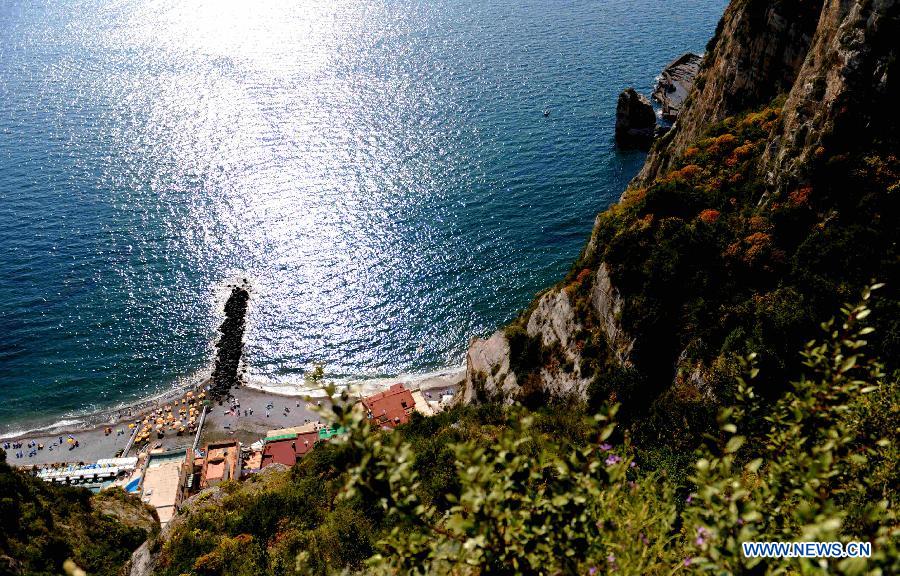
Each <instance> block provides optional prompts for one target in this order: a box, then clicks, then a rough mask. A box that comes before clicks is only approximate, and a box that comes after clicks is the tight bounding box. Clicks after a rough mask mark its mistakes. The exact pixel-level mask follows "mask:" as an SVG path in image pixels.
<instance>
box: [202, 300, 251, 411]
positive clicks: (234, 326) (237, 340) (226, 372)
mask: <svg viewBox="0 0 900 576" xmlns="http://www.w3.org/2000/svg"><path fill="white" fill-rule="evenodd" d="M249 301H250V292H249V291H248V290H247V286H246V283H245V284H241V285H237V286H233V287H232V288H231V294H230V295H229V296H228V300H227V301H226V302H225V320H224V321H223V322H222V325H221V326H219V333H220V336H219V341H218V342H216V365H215V368H214V369H213V373H212V379H211V380H212V383H211V387H210V396H212V397H213V398H223V397H225V396H227V395H228V392H229V390H231V389H232V388H233V387H236V386H239V385H240V384H241V378H240V373H239V370H240V364H241V356H242V355H243V353H244V327H245V322H246V315H247V304H248V303H249Z"/></svg>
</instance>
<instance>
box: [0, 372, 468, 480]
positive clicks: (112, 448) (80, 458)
mask: <svg viewBox="0 0 900 576" xmlns="http://www.w3.org/2000/svg"><path fill="white" fill-rule="evenodd" d="M464 376H465V366H456V367H448V368H445V369H442V370H436V371H433V372H427V373H421V374H409V373H404V374H399V375H397V376H393V377H378V378H365V379H353V380H349V379H348V380H346V381H343V382H341V381H336V382H334V384H335V385H336V387H337V389H338V390H339V391H340V390H343V389H348V390H349V392H350V394H351V396H353V397H356V398H359V397H362V396H368V395H371V394H374V393H377V392H379V391H381V390H384V389H387V388H388V387H389V386H390V385H392V384H396V383H402V384H404V385H406V386H407V387H409V388H412V389H420V390H422V391H438V395H441V394H446V393H448V392H453V393H455V391H456V390H457V389H458V386H459V384H460V382H461V381H462V380H463V378H464ZM210 383H211V379H210V378H208V377H207V378H204V379H202V380H200V381H199V382H197V381H194V382H193V383H190V384H186V385H184V386H179V387H177V388H172V389H170V390H165V391H163V392H160V393H157V394H155V395H153V396H150V397H147V398H143V399H140V400H138V401H136V402H133V403H131V404H126V405H122V406H119V407H115V408H109V409H106V410H102V411H99V412H95V413H93V414H88V415H85V416H84V417H81V418H78V419H77V420H76V419H74V418H69V419H64V420H60V421H58V422H55V423H53V424H50V425H47V426H44V427H37V428H33V429H30V430H14V431H10V432H9V433H3V434H0V441H2V442H4V443H5V442H20V441H24V442H29V441H35V442H38V443H42V444H44V449H43V450H40V451H38V452H37V454H36V455H35V456H33V457H24V458H16V457H15V453H16V452H19V451H20V450H23V451H24V452H25V453H26V454H27V453H29V452H30V450H29V449H26V448H24V447H23V448H22V449H16V450H14V449H8V450H7V462H8V463H9V464H10V465H13V466H18V467H28V466H32V465H44V464H54V463H67V462H88V461H93V460H98V459H100V458H110V457H113V456H114V455H115V452H116V451H117V450H120V449H122V448H124V446H125V445H126V444H127V442H128V439H129V437H130V433H131V430H130V429H129V428H128V424H130V423H132V422H133V421H135V420H139V419H141V418H142V417H143V416H144V415H146V414H147V413H149V412H152V411H153V410H155V409H157V408H159V407H161V406H163V405H165V404H170V403H172V402H173V401H176V400H178V399H180V398H181V397H183V396H185V395H186V394H187V393H188V392H190V391H197V390H202V389H203V388H205V387H206V386H208V385H210ZM231 395H233V396H234V397H235V398H236V399H238V401H240V403H241V407H242V408H243V407H245V406H246V407H249V408H253V409H254V411H255V412H254V414H253V415H252V416H250V417H228V416H226V415H225V414H223V410H222V409H221V408H222V407H221V405H220V404H219V402H212V404H211V405H210V410H209V412H208V416H207V420H206V423H205V425H204V427H203V430H202V437H203V438H206V439H209V438H222V437H226V436H228V435H232V436H236V435H237V436H239V437H243V438H249V437H251V436H252V435H254V434H258V433H259V432H260V431H262V432H263V433H264V432H265V430H267V429H273V428H279V427H284V426H285V425H297V424H301V423H303V422H304V421H305V420H310V419H317V418H318V416H317V415H316V414H315V413H314V412H313V411H311V410H310V409H309V408H308V407H306V406H302V407H301V404H304V402H305V399H309V400H310V401H316V400H321V399H324V398H326V395H325V392H324V389H322V388H318V389H309V388H305V387H304V386H303V385H302V384H272V383H270V382H266V381H261V380H259V379H256V380H253V379H251V380H250V381H249V382H246V383H244V384H242V385H241V386H239V387H237V388H234V389H232V390H231ZM269 405H276V408H278V407H281V408H282V410H283V407H289V413H284V412H283V411H282V412H279V411H278V410H275V409H273V416H274V417H270V416H268V415H267V416H265V417H263V414H265V413H268V412H269V410H267V409H266V407H267V406H269ZM107 427H109V428H112V429H113V431H112V433H111V434H109V435H106V434H105V433H104V429H105V428H107ZM120 431H122V432H120ZM70 434H71V435H72V436H74V437H76V438H77V439H78V440H79V447H78V448H77V449H74V450H68V449H66V450H63V447H62V446H61V445H59V443H58V438H59V437H65V436H68V435H70ZM192 437H193V436H192V435H188V436H178V437H175V436H172V435H168V436H167V438H166V440H165V442H164V443H165V444H166V445H169V446H172V445H179V444H185V443H186V442H188V441H190V440H191V439H192ZM239 439H240V438H239ZM51 447H52V448H53V449H52V450H51Z"/></svg>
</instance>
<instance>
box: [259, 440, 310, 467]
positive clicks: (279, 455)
mask: <svg viewBox="0 0 900 576" xmlns="http://www.w3.org/2000/svg"><path fill="white" fill-rule="evenodd" d="M318 440H319V433H318V432H306V433H303V434H297V435H291V436H287V437H276V438H273V439H270V440H267V441H266V445H265V446H264V447H263V451H262V466H261V468H265V467H266V466H268V465H270V464H276V463H277V464H284V465H285V466H293V465H294V464H296V463H297V461H298V460H300V458H303V456H305V455H306V453H307V452H309V451H310V450H312V449H313V446H315V445H316V442H317V441H318Z"/></svg>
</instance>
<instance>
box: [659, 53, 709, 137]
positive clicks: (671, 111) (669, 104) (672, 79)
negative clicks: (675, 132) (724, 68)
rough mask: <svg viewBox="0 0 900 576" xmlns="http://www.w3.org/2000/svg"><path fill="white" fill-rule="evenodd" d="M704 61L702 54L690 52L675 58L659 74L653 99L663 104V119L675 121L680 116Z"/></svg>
mask: <svg viewBox="0 0 900 576" xmlns="http://www.w3.org/2000/svg"><path fill="white" fill-rule="evenodd" d="M702 61H703V57H702V56H699V55H697V54H694V53H693V52H688V53H686V54H682V55H681V56H679V57H678V58H676V59H675V60H673V61H672V62H671V63H670V64H669V65H668V66H666V67H665V69H664V70H663V71H662V74H660V75H659V80H657V82H656V89H655V90H653V99H654V100H656V101H657V102H659V104H660V106H662V117H663V119H665V120H668V121H669V122H674V121H675V119H676V118H677V117H678V113H679V112H680V111H681V106H682V105H683V104H684V101H685V100H687V97H688V94H689V93H690V91H691V88H692V87H693V86H694V80H695V79H696V78H697V73H698V72H700V62H702Z"/></svg>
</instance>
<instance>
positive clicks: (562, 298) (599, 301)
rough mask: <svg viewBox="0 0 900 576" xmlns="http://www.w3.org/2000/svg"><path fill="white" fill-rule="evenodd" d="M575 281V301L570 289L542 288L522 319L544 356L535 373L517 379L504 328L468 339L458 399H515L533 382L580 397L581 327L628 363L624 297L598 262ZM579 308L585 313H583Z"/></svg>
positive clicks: (585, 377)
mask: <svg viewBox="0 0 900 576" xmlns="http://www.w3.org/2000/svg"><path fill="white" fill-rule="evenodd" d="M581 282H582V284H583V288H584V292H586V294H587V298H586V299H583V300H581V301H580V302H579V301H578V296H572V295H571V294H572V292H571V291H570V290H566V289H565V288H554V289H552V290H549V291H547V292H546V293H544V295H542V296H541V297H540V298H539V299H538V302H537V305H536V306H535V307H534V310H533V311H532V312H531V313H530V314H529V315H528V316H527V318H523V319H522V321H523V322H524V324H525V334H526V336H527V337H528V338H530V339H534V340H535V341H537V342H540V346H539V347H538V348H539V349H540V350H541V351H542V356H543V357H545V358H548V359H549V360H550V361H549V362H544V365H543V366H541V367H540V370H539V372H538V374H537V375H536V378H535V375H532V378H530V379H529V380H528V381H527V382H523V383H521V384H520V382H519V380H518V379H517V375H516V372H515V370H514V369H513V368H512V367H511V365H512V364H513V363H512V362H511V358H510V342H509V340H508V338H507V336H506V334H505V333H504V331H497V332H495V333H494V334H492V335H491V336H490V337H489V338H487V339H485V340H482V339H479V338H476V339H474V340H473V341H472V343H471V345H470V346H469V351H468V354H467V355H466V368H467V369H466V380H465V382H464V385H463V392H462V395H461V400H462V401H463V402H464V403H469V402H474V401H486V400H503V401H512V400H516V399H519V398H521V396H522V395H523V393H525V392H527V391H526V390H523V388H525V386H523V385H522V384H526V385H527V384H530V385H531V386H532V387H533V386H539V388H540V389H541V390H543V391H544V392H545V393H547V394H549V395H551V396H557V397H561V396H576V397H579V398H582V399H583V398H585V397H586V394H587V391H588V386H589V385H590V383H591V380H592V379H593V377H594V376H595V374H594V369H593V368H592V367H590V366H589V364H590V362H589V360H588V358H586V357H585V353H586V347H585V333H586V332H589V331H590V330H589V328H594V329H595V330H596V332H597V333H598V335H599V336H600V338H601V340H602V342H603V343H604V346H605V347H606V349H607V352H608V354H609V355H610V356H611V357H613V358H615V359H616V362H618V363H619V364H621V365H622V366H630V365H631V351H632V348H633V347H634V339H633V338H631V337H630V336H629V335H628V334H626V332H625V330H624V329H623V328H622V326H621V322H620V318H621V313H622V307H623V305H624V300H623V298H622V296H621V294H620V293H619V291H618V289H616V288H615V287H614V286H613V285H612V281H611V279H610V275H609V269H608V267H607V266H606V265H605V264H601V265H600V266H599V268H598V270H597V272H596V273H595V274H594V275H592V276H591V277H590V278H585V279H583V280H582V281H581ZM585 306H586V307H587V310H586V311H585V310H584V307H585ZM585 312H586V313H587V318H584V317H583V316H584V315H585ZM586 321H587V322H586ZM587 324H590V327H589V326H587ZM520 354H521V352H520Z"/></svg>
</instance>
